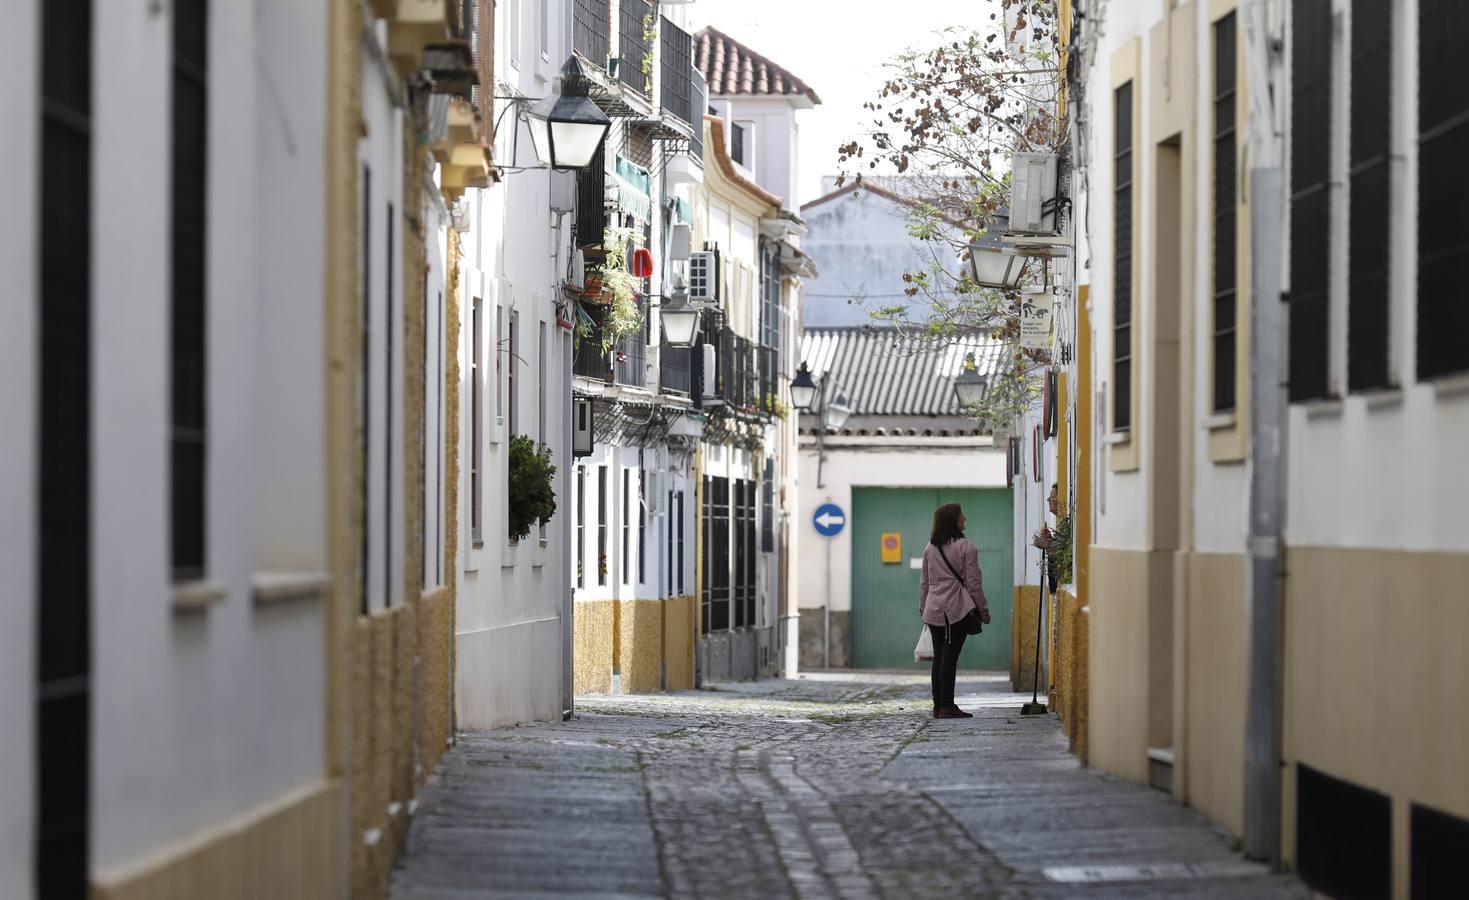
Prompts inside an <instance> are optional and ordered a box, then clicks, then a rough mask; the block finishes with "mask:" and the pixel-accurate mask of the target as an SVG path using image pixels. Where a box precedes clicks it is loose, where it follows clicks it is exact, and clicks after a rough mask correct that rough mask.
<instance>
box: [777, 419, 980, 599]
mask: <svg viewBox="0 0 1469 900" xmlns="http://www.w3.org/2000/svg"><path fill="white" fill-rule="evenodd" d="M800 447H801V449H800V466H801V474H800V479H801V492H800V498H799V503H798V504H797V506H796V510H795V519H794V523H793V527H794V528H795V530H796V531H797V533H798V534H800V536H801V537H800V540H801V554H802V555H801V557H800V563H799V568H800V582H799V585H800V587H799V591H800V593H799V600H800V605H801V608H802V609H820V608H821V607H824V606H826V604H827V598H828V597H830V601H831V608H832V609H833V610H836V611H845V610H850V609H851V608H852V523H851V522H850V521H848V522H847V525H846V527H845V528H843V529H842V531H841V533H840V534H838V535H837V536H836V537H832V538H827V537H822V536H821V535H819V534H817V533H816V527H815V526H814V525H813V524H812V523H811V516H812V515H813V514H814V513H815V511H816V508H817V507H819V506H821V505H822V504H823V503H835V504H836V505H837V506H840V507H841V508H842V509H843V510H844V511H845V512H846V513H847V514H848V515H849V516H850V515H851V512H852V489H853V488H855V487H897V488H902V487H930V488H931V487H951V488H1003V487H1006V486H1007V485H1008V483H1009V482H1008V478H1007V476H1006V459H1005V452H1004V451H1003V450H1002V449H995V448H993V447H991V446H990V442H989V438H917V439H914V441H913V442H912V443H904V444H901V445H899V444H895V443H894V442H892V441H891V439H881V438H860V437H857V438H830V437H829V438H827V441H826V464H825V466H824V467H823V469H822V484H823V486H822V487H817V480H816V466H817V454H816V443H815V438H814V437H809V436H805V435H803V436H802V437H801V444H800ZM828 571H829V572H830V581H829V582H828V576H827V573H828Z"/></svg>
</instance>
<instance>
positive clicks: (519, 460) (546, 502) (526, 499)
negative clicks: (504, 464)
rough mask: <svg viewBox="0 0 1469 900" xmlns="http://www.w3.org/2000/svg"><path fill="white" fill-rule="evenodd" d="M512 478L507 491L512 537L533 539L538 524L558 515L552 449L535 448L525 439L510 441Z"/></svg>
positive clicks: (516, 438) (515, 438) (529, 439)
mask: <svg viewBox="0 0 1469 900" xmlns="http://www.w3.org/2000/svg"><path fill="white" fill-rule="evenodd" d="M509 469H510V478H509V482H510V483H509V485H508V487H509V490H508V491H507V494H508V496H507V499H508V501H509V502H508V504H507V505H508V506H509V508H510V537H511V539H513V540H520V539H521V538H523V537H527V536H529V535H530V531H531V528H533V527H534V526H535V524H536V523H537V522H542V523H544V522H549V521H551V517H552V516H554V515H556V488H555V484H554V479H555V477H556V467H555V466H553V465H551V448H550V447H544V446H543V447H540V448H539V449H538V448H537V447H536V442H535V441H533V440H532V439H531V438H529V437H528V436H526V435H523V434H517V435H515V436H514V437H512V438H511V439H510V465H509Z"/></svg>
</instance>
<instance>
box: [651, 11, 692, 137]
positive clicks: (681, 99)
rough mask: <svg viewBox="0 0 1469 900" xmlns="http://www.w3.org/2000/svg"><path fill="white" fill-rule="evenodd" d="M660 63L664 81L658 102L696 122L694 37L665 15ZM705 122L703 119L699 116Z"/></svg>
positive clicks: (661, 30)
mask: <svg viewBox="0 0 1469 900" xmlns="http://www.w3.org/2000/svg"><path fill="white" fill-rule="evenodd" d="M658 40H659V48H658V55H659V60H658V66H659V72H660V75H661V77H662V82H663V83H662V85H660V87H659V91H658V95H659V96H658V102H659V105H661V106H662V107H663V111H664V112H666V113H669V114H670V115H672V116H674V117H675V118H677V119H678V120H679V121H682V122H686V123H688V124H690V125H692V124H693V123H694V122H695V121H696V120H695V119H694V57H693V51H694V39H693V38H692V37H690V36H689V33H688V32H687V31H684V30H683V29H682V28H679V27H678V26H677V25H675V24H673V23H672V22H670V21H668V19H667V18H664V19H663V21H662V22H661V23H660V25H659V39H658ZM697 121H699V122H700V123H701V124H702V119H700V120H697Z"/></svg>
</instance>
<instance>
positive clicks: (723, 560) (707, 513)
mask: <svg viewBox="0 0 1469 900" xmlns="http://www.w3.org/2000/svg"><path fill="white" fill-rule="evenodd" d="M703 505H704V553H703V556H704V559H703V575H704V583H703V585H702V586H701V588H702V590H701V594H702V598H701V600H702V604H703V613H704V614H703V617H702V621H703V624H702V631H703V633H704V634H708V633H710V632H712V631H726V630H728V629H729V625H730V615H729V614H730V609H729V605H730V604H729V601H730V597H729V576H730V569H729V550H730V547H729V538H730V534H729V515H730V503H729V479H728V478H716V477H713V476H705V478H704V504H703Z"/></svg>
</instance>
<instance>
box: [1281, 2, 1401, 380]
mask: <svg viewBox="0 0 1469 900" xmlns="http://www.w3.org/2000/svg"><path fill="white" fill-rule="evenodd" d="M1331 31H1332V25H1331V0H1294V4H1293V8H1292V35H1293V37H1292V41H1291V160H1290V179H1291V198H1290V216H1291V224H1290V310H1289V315H1290V398H1291V399H1292V400H1310V399H1314V398H1318V397H1325V396H1326V395H1327V394H1328V392H1329V372H1330V353H1329V347H1330V334H1331V329H1330V318H1331V312H1330V302H1331V301H1330V296H1329V291H1328V272H1329V266H1330V247H1329V242H1330V232H1331V202H1330V192H1329V187H1328V182H1329V180H1330V177H1331V174H1330V166H1331V104H1332V82H1331ZM1383 246H1386V244H1384V245H1383Z"/></svg>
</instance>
